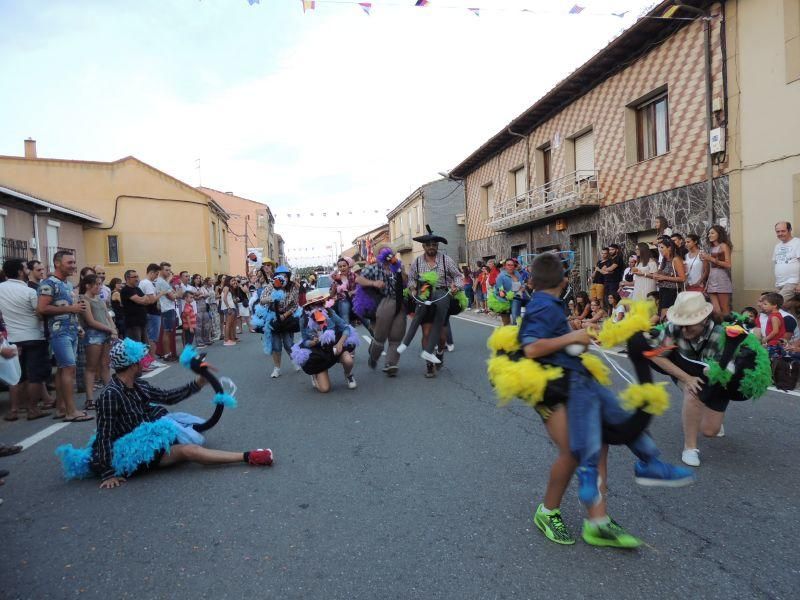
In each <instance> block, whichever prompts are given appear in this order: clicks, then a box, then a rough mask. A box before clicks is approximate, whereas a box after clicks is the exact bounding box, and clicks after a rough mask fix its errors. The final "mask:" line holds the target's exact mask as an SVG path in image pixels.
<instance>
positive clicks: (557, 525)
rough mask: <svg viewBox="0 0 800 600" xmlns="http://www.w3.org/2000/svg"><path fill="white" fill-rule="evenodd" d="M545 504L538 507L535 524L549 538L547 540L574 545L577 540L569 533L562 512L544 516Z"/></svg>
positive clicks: (556, 511)
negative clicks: (562, 518)
mask: <svg viewBox="0 0 800 600" xmlns="http://www.w3.org/2000/svg"><path fill="white" fill-rule="evenodd" d="M543 511H544V504H540V505H539V506H537V507H536V514H535V515H534V516H533V522H534V523H536V526H537V527H538V528H539V529H541V530H542V533H544V534H545V535H546V536H547V539H549V540H551V541H553V542H555V543H556V544H567V545H569V544H574V543H575V539H574V538H573V537H572V536H571V535H570V534H569V531H567V526H566V525H564V521H562V520H561V511H559V510H554V511H553V513H552V514H549V515H546V514H544V512H543Z"/></svg>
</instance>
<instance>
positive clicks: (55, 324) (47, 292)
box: [37, 275, 78, 333]
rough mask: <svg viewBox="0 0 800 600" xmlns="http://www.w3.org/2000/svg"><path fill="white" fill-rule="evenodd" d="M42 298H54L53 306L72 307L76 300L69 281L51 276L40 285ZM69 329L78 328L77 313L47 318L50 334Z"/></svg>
mask: <svg viewBox="0 0 800 600" xmlns="http://www.w3.org/2000/svg"><path fill="white" fill-rule="evenodd" d="M37 292H38V294H39V295H40V296H50V297H52V298H53V301H52V302H51V305H52V306H72V304H73V302H74V299H73V296H72V284H71V283H70V282H69V281H61V280H60V279H59V278H58V277H56V276H55V275H51V276H50V277H48V278H47V279H45V280H43V281H42V282H41V283H40V284H39V289H38V290H37ZM68 327H74V328H75V329H77V328H78V315H76V314H75V313H63V314H60V315H53V316H51V317H47V328H48V330H49V332H50V333H57V332H58V331H60V330H62V329H65V330H66V329H67V328H68Z"/></svg>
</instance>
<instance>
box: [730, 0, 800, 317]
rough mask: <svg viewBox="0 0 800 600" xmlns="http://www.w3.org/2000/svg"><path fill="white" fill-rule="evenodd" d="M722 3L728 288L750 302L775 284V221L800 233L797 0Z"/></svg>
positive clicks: (799, 12) (799, 13)
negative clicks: (729, 222)
mask: <svg viewBox="0 0 800 600" xmlns="http://www.w3.org/2000/svg"><path fill="white" fill-rule="evenodd" d="M724 8H725V20H726V31H727V42H728V44H727V46H728V47H727V56H728V60H727V69H728V87H729V93H728V99H729V107H730V114H731V118H730V119H729V123H728V144H727V145H728V148H727V149H728V153H729V161H730V175H729V177H730V196H731V213H732V215H731V219H732V222H733V276H734V289H735V290H736V291H737V305H744V304H752V305H754V304H755V300H756V299H757V297H758V295H759V294H760V293H761V292H762V291H764V290H769V289H772V288H773V287H774V285H775V280H774V273H773V269H772V265H771V259H772V252H773V248H774V245H775V243H776V242H777V240H776V239H775V235H774V229H773V228H774V226H775V223H776V222H778V221H789V222H791V223H792V224H793V225H794V231H795V235H796V236H797V235H798V234H800V117H798V115H800V0H729V1H728V2H726V3H725V7H724Z"/></svg>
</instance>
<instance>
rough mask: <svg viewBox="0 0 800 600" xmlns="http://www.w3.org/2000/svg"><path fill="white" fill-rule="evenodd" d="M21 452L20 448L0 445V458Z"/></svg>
mask: <svg viewBox="0 0 800 600" xmlns="http://www.w3.org/2000/svg"><path fill="white" fill-rule="evenodd" d="M20 452H22V446H4V445H2V444H0V456H11V455H13V454H19V453H20Z"/></svg>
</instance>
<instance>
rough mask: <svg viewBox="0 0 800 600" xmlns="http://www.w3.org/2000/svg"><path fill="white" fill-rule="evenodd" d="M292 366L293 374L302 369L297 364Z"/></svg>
mask: <svg viewBox="0 0 800 600" xmlns="http://www.w3.org/2000/svg"><path fill="white" fill-rule="evenodd" d="M292 364H293V365H294V372H295V373H297V372H298V371H301V370H302V369H303V367H301V366H300V365H298V364H297V363H292Z"/></svg>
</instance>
